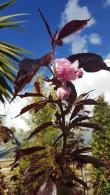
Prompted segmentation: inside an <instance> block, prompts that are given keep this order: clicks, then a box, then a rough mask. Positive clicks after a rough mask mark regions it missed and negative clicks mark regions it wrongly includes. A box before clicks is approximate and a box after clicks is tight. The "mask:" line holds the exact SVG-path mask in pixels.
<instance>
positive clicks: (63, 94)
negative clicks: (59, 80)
mask: <svg viewBox="0 0 110 195" xmlns="http://www.w3.org/2000/svg"><path fill="white" fill-rule="evenodd" d="M70 93H71V88H70V87H68V88H67V87H66V86H65V85H64V86H62V87H59V88H58V89H57V91H56V94H57V98H58V99H60V100H65V99H67V98H68V97H69V95H70Z"/></svg>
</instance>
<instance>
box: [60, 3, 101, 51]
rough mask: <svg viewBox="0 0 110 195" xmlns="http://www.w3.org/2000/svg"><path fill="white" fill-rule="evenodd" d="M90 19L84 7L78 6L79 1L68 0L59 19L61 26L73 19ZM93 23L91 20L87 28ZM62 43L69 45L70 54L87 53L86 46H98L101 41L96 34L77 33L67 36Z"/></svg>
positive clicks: (93, 20)
mask: <svg viewBox="0 0 110 195" xmlns="http://www.w3.org/2000/svg"><path fill="white" fill-rule="evenodd" d="M90 17H91V14H90V12H89V10H88V8H87V7H86V6H80V4H79V0H69V1H68V2H67V4H66V6H65V9H64V12H63V13H62V17H61V25H64V24H65V23H67V22H69V21H71V20H74V19H80V20H83V19H88V18H90ZM94 23H95V19H94V18H92V19H91V20H90V21H89V23H88V25H87V27H90V26H92V25H93V24H94ZM64 43H67V44H70V47H71V53H79V52H87V51H88V44H89V43H91V44H99V43H101V39H100V37H99V35H98V34H95V33H94V34H93V33H92V34H90V35H89V36H87V35H86V34H84V33H83V35H82V34H81V32H77V33H75V34H73V35H71V36H68V37H67V38H65V39H64Z"/></svg>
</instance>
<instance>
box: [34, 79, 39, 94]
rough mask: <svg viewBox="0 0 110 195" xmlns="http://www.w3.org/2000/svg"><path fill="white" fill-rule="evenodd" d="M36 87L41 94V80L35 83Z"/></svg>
mask: <svg viewBox="0 0 110 195" xmlns="http://www.w3.org/2000/svg"><path fill="white" fill-rule="evenodd" d="M34 87H35V89H36V91H37V92H38V93H39V94H40V93H41V89H40V83H39V81H36V82H35V83H34Z"/></svg>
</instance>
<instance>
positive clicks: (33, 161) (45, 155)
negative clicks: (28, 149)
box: [31, 152, 47, 165]
mask: <svg viewBox="0 0 110 195" xmlns="http://www.w3.org/2000/svg"><path fill="white" fill-rule="evenodd" d="M46 157H47V153H45V152H44V153H43V154H36V155H35V156H34V158H33V159H32V161H31V164H32V165H33V164H35V163H37V162H38V161H39V160H41V159H42V158H46Z"/></svg>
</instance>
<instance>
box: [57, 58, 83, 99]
mask: <svg viewBox="0 0 110 195" xmlns="http://www.w3.org/2000/svg"><path fill="white" fill-rule="evenodd" d="M78 67H79V62H78V60H76V61H75V62H74V63H71V62H70V61H69V60H67V59H66V58H61V59H56V60H55V67H54V73H55V76H56V77H57V79H58V80H59V81H61V82H62V85H61V87H59V88H58V89H57V92H56V94H57V98H58V99H61V100H66V99H67V98H68V97H69V95H70V93H71V88H70V87H67V86H66V82H67V81H71V80H75V79H77V78H81V77H82V76H83V71H82V69H80V68H78Z"/></svg>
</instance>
